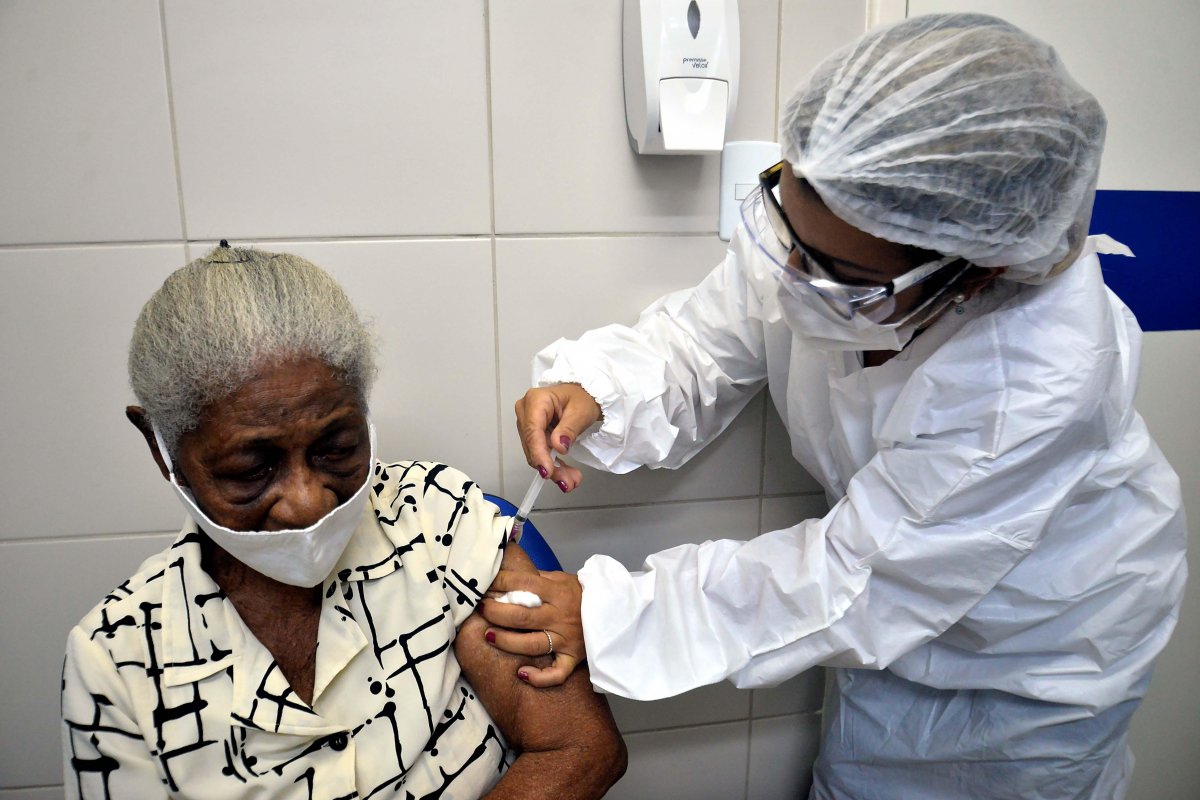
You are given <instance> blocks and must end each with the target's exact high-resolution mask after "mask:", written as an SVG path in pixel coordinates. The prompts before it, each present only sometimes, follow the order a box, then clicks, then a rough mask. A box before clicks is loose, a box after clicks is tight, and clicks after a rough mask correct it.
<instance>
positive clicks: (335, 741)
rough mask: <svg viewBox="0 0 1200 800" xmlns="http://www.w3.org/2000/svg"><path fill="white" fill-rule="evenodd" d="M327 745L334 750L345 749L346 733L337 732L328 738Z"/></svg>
mask: <svg viewBox="0 0 1200 800" xmlns="http://www.w3.org/2000/svg"><path fill="white" fill-rule="evenodd" d="M329 746H330V747H332V748H333V749H334V750H345V749H346V734H344V733H339V734H338V735H337V736H334V737H333V738H332V739H330V740H329Z"/></svg>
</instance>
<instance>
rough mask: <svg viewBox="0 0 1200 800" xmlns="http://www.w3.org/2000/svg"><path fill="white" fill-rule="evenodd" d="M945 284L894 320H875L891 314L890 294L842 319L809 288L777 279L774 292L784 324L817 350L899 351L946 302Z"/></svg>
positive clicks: (891, 298) (936, 314)
mask: <svg viewBox="0 0 1200 800" xmlns="http://www.w3.org/2000/svg"><path fill="white" fill-rule="evenodd" d="M949 285H950V284H947V287H946V288H944V289H942V290H941V291H939V292H936V293H934V294H933V295H932V296H931V297H929V298H928V299H926V300H925V302H923V303H921V305H919V306H918V307H917V308H915V309H914V310H912V311H910V312H908V313H907V314H904V317H903V319H901V320H899V321H898V322H876V321H875V320H878V319H887V318H888V317H890V316H891V315H892V313H893V312H894V310H895V308H896V298H894V297H889V298H887V299H886V300H884V301H883V302H881V303H880V304H879V306H878V307H876V308H872V309H870V310H869V311H866V312H860V313H858V314H855V315H854V316H853V317H852V318H850V319H845V318H843V317H841V316H839V315H838V314H837V312H835V311H834V310H833V309H832V308H830V307H829V304H828V303H826V302H824V301H823V300H821V298H819V297H817V296H815V295H814V294H813V293H812V292H806V291H801V290H796V289H791V288H790V287H789V286H787V285H785V284H783V283H781V284H780V286H779V290H778V292H777V294H776V296H777V297H778V298H779V308H780V311H781V312H782V314H783V319H784V322H786V323H787V326H788V328H790V329H791V330H792V332H793V333H795V334H797V335H799V336H803V337H805V338H806V339H808V340H809V341H810V342H812V345H813V347H815V348H817V349H818V350H830V351H835V350H896V351H900V350H903V349H904V347H905V345H907V344H908V343H909V342H910V341H911V340H912V337H913V335H914V334H916V332H917V331H918V330H919V329H920V328H921V327H923V326H926V325H928V324H929V323H931V322H932V321H933V320H934V319H936V318H937V317H938V316H939V315H940V314H941V312H942V311H944V310H945V309H946V307H947V306H948V305H949V302H950V301H949V296H948V292H947V289H948V288H949Z"/></svg>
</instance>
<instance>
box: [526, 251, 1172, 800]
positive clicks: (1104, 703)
mask: <svg viewBox="0 0 1200 800" xmlns="http://www.w3.org/2000/svg"><path fill="white" fill-rule="evenodd" d="M1095 248H1096V242H1095V241H1089V246H1088V247H1087V248H1086V249H1085V251H1084V253H1083V255H1082V256H1081V257H1080V258H1079V259H1078V261H1077V262H1076V263H1075V264H1074V265H1073V266H1071V267H1070V268H1069V269H1067V270H1066V271H1065V272H1063V273H1062V274H1061V275H1059V276H1057V277H1055V278H1054V279H1052V280H1050V281H1049V282H1047V283H1046V284H1044V285H1041V286H1032V285H1026V284H1017V283H1012V282H1009V281H1003V280H1001V281H997V282H996V283H995V284H993V287H992V288H991V289H989V290H988V291H985V292H984V293H982V294H981V295H980V296H978V297H977V298H975V299H974V300H972V301H970V302H969V303H967V304H966V306H965V308H964V312H965V313H963V314H955V313H953V312H950V313H947V314H945V315H943V316H942V317H941V318H940V319H939V320H938V321H937V322H936V323H935V324H934V325H933V326H931V327H930V328H928V329H927V330H926V331H924V332H923V333H922V334H921V335H920V336H918V337H917V338H916V339H915V340H914V341H913V342H912V343H911V344H910V345H909V346H908V347H907V348H906V349H905V350H904V351H903V352H901V353H900V354H898V355H897V356H895V357H894V358H892V359H891V360H890V361H888V362H887V363H885V364H883V365H881V366H879V367H873V368H868V369H864V368H863V367H862V366H861V365H860V361H859V356H858V354H857V353H854V352H826V351H820V350H816V349H814V348H813V347H812V346H811V345H809V344H806V341H805V340H804V339H802V338H799V337H797V336H795V335H794V334H793V333H792V331H791V330H790V329H789V327H788V325H787V321H786V318H787V315H788V314H789V313H795V312H794V311H793V310H790V309H789V308H787V307H786V306H782V305H781V303H780V299H779V298H780V295H779V286H778V283H777V280H776V279H775V278H774V277H773V275H772V274H771V272H770V271H769V269H768V268H767V267H766V265H765V264H763V261H762V258H761V256H759V255H758V254H757V251H756V250H755V249H754V246H753V244H752V243H751V242H750V241H749V239H748V237H746V236H745V235H744V233H743V232H742V231H741V230H740V229H739V231H738V233H737V234H735V237H734V240H733V242H732V243H731V245H730V249H729V252H728V254H727V256H726V258H725V260H724V261H723V262H722V263H721V264H720V265H719V266H718V267H717V268H716V269H715V270H714V271H713V272H712V273H710V274H709V275H708V277H707V278H705V280H704V281H703V282H702V283H701V284H700V285H698V286H697V287H694V288H692V289H688V290H685V291H680V292H676V293H673V294H670V295H668V296H666V297H664V298H661V299H660V300H659V301H657V302H656V303H654V304H653V305H651V306H650V307H649V308H648V309H646V311H644V312H643V314H642V316H641V318H640V319H639V321H638V322H637V324H636V325H635V326H633V327H624V326H617V325H611V326H607V327H604V328H600V329H597V330H594V331H590V332H588V333H586V334H584V335H583V336H582V337H581V338H580V339H579V340H577V341H566V340H559V341H557V342H555V343H554V344H552V345H551V346H550V347H548V348H547V349H545V350H543V351H542V352H541V353H539V354H538V355H537V357H536V358H535V362H534V380H535V383H537V384H539V385H547V384H552V383H559V382H569V381H573V382H578V383H580V384H582V385H583V386H584V388H586V389H587V390H588V391H589V392H590V393H591V394H592V395H593V396H594V397H596V399H597V400H598V401H599V402H600V404H601V406H602V408H603V411H604V420H603V424H602V425H601V426H600V427H599V428H597V429H593V430H592V431H590V432H589V433H588V434H587V435H585V436H583V437H580V439H579V442H578V445H580V446H579V447H576V448H575V449H574V450H573V451H572V455H573V456H574V457H575V458H576V459H577V460H578V461H580V462H583V463H585V464H589V465H592V466H595V467H599V468H601V469H606V470H608V471H612V472H626V471H629V470H632V469H634V468H635V467H637V466H641V465H648V466H651V467H676V466H679V465H680V464H682V463H684V462H685V461H687V459H688V458H690V457H691V456H692V455H694V454H695V453H696V452H697V451H698V450H700V449H701V448H702V447H703V446H704V445H706V444H707V443H708V442H710V441H712V439H713V438H714V437H716V436H717V435H718V434H719V433H720V432H721V431H722V430H723V429H724V428H725V427H726V425H728V423H729V422H730V421H731V420H732V419H733V418H734V417H735V416H736V415H737V413H738V412H739V411H740V410H741V409H742V408H743V407H744V406H745V404H746V403H747V402H748V401H749V400H750V399H751V398H752V397H753V396H754V395H755V393H756V392H757V391H758V389H759V388H760V387H761V386H762V385H763V383H764V382H766V383H767V384H768V385H769V387H770V394H771V399H772V401H773V402H774V403H775V407H776V408H777V409H778V411H779V414H780V416H781V418H782V419H783V420H784V422H785V424H786V426H787V429H788V432H789V435H790V438H791V447H792V453H793V455H794V456H795V458H796V459H797V460H798V461H799V462H800V464H801V465H802V466H803V467H804V468H805V469H807V470H808V471H809V472H810V473H811V474H812V475H813V476H814V477H815V478H816V479H817V480H819V481H820V482H821V484H822V485H823V486H824V487H825V490H826V493H827V495H828V498H829V500H830V503H831V506H832V508H831V510H830V511H829V513H828V514H826V515H825V516H824V517H822V518H820V519H809V520H804V521H799V522H798V524H796V525H795V526H793V527H791V528H786V529H783V530H778V531H773V532H770V533H765V534H762V535H760V536H756V537H754V538H751V539H749V541H732V540H718V541H707V542H704V543H703V544H697V545H684V546H680V547H675V548H672V549H670V550H666V551H664V552H661V553H657V554H654V555H652V556H650V557H649V558H648V559H647V560H646V563H645V565H644V566H643V569H642V570H641V571H638V572H632V573H631V572H630V571H628V570H626V569H625V568H623V567H622V566H621V565H620V564H619V563H617V562H616V561H615V560H613V559H611V558H608V557H606V556H603V555H597V556H593V557H592V558H590V559H589V560H588V561H587V563H586V564H585V565H584V567H583V569H581V570H580V572H579V578H580V580H581V582H582V583H583V586H584V594H583V623H584V632H585V638H586V641H587V652H588V660H589V665H590V668H591V676H592V681H593V683H594V684H595V685H596V686H597V687H598V688H600V689H602V690H604V691H607V692H611V693H614V694H619V695H622V696H625V697H631V698H636V699H654V698H660V697H666V696H670V695H674V694H677V693H680V692H683V691H685V690H688V689H691V688H694V687H697V686H701V685H705V684H709V683H714V682H716V681H719V680H722V679H724V678H729V679H730V680H731V681H733V682H734V683H736V684H737V685H738V686H739V687H745V688H749V687H761V686H771V685H774V684H776V683H779V682H780V681H782V680H784V679H786V678H788V677H791V676H793V675H796V674H797V673H799V672H801V671H803V670H806V669H809V668H811V667H813V666H816V665H826V666H832V667H844V668H851V669H847V670H844V671H843V670H839V671H838V673H837V674H836V675H835V678H836V681H835V683H836V685H835V687H834V688H835V690H834V692H833V693H832V697H831V698H830V700H829V702H828V704H827V709H826V717H825V726H826V730H825V737H824V742H823V745H822V756H821V759H820V760H819V761H818V764H817V768H816V771H815V774H814V779H815V785H814V789H813V796H814V797H826V796H830V797H834V796H836V797H855V798H866V797H910V796H915V797H923V798H933V797H961V796H963V795H962V794H961V792H962V790H963V788H962V787H963V786H964V785H970V786H972V794H971V796H972V797H993V796H995V797H1023V798H1036V797H1072V798H1074V797H1081V798H1082V797H1109V796H1119V795H1120V794H1121V793H1122V792H1123V790H1122V788H1121V787H1122V786H1123V785H1124V784H1125V782H1126V781H1127V779H1128V771H1129V768H1130V766H1131V759H1130V757H1129V755H1128V749H1127V747H1126V744H1125V732H1126V729H1127V727H1128V719H1129V715H1130V714H1131V713H1132V711H1133V709H1134V708H1135V707H1136V705H1137V702H1138V700H1140V698H1141V696H1142V695H1143V694H1144V691H1145V687H1146V685H1147V683H1148V681H1149V675H1150V670H1151V667H1152V664H1153V661H1154V658H1155V656H1156V655H1157V654H1158V652H1159V651H1160V650H1161V649H1162V647H1163V646H1164V644H1165V643H1166V641H1167V639H1168V637H1169V636H1170V634H1171V631H1172V629H1173V627H1174V624H1175V620H1176V617H1177V614H1178V611H1179V604H1180V600H1181V597H1182V593H1183V586H1184V581H1185V578H1186V565H1185V561H1184V549H1185V543H1186V530H1185V523H1184V517H1183V510H1182V502H1181V498H1180V490H1179V481H1178V478H1177V476H1176V475H1175V473H1174V471H1173V470H1172V469H1171V467H1170V466H1169V465H1168V464H1167V462H1166V460H1165V459H1164V458H1163V456H1162V454H1161V452H1160V451H1159V449H1158V447H1157V446H1156V445H1155V443H1154V442H1153V440H1152V439H1151V438H1150V436H1149V434H1148V433H1147V430H1146V427H1145V424H1144V422H1143V420H1142V418H1141V417H1140V416H1139V415H1138V414H1137V412H1136V411H1135V410H1134V407H1133V401H1134V394H1135V391H1136V387H1137V376H1138V360H1139V355H1140V335H1141V333H1140V330H1139V328H1138V327H1137V323H1136V321H1135V320H1134V318H1133V316H1132V314H1131V313H1130V312H1129V310H1128V309H1127V308H1126V307H1125V306H1124V305H1123V304H1122V303H1121V302H1120V300H1118V299H1117V298H1116V297H1115V296H1114V295H1113V294H1112V293H1111V292H1109V291H1108V289H1107V288H1106V287H1105V286H1104V283H1103V280H1102V278H1101V274H1100V267H1099V259H1098V257H1097V256H1096V254H1095ZM585 451H586V452H585ZM584 490H585V491H586V484H585V486H584ZM713 533H714V535H715V534H718V533H719V534H722V535H724V534H727V533H728V532H726V531H720V532H717V531H714V532H713ZM747 534H748V535H750V532H747ZM864 668H865V670H874V671H880V670H882V672H867V671H864ZM1062 723H1073V724H1067V725H1064V724H1062ZM1056 747H1057V750H1056ZM1058 755H1061V759H1057V756H1058ZM1023 759H1029V760H1028V761H1023ZM1056 759H1057V760H1056ZM1060 762H1061V763H1060ZM934 764H937V765H941V766H942V767H943V768H944V769H943V770H942V771H940V772H939V771H937V770H933V771H931V769H930V766H931V765H934ZM963 770H966V771H963ZM1063 775H1065V776H1068V777H1066V778H1063V779H1062V780H1059V778H1060V777H1062V776H1063ZM938 776H940V777H938ZM1071 776H1074V777H1071ZM1052 777H1053V779H1052ZM939 781H942V782H939ZM987 787H991V788H993V789H994V790H995V794H989V793H988V790H987ZM1042 787H1046V788H1042ZM906 792H909V793H906Z"/></svg>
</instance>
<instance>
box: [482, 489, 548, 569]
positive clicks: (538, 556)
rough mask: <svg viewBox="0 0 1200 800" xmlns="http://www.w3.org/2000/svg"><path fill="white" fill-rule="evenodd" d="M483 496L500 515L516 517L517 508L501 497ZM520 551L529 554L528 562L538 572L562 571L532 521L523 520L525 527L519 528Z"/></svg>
mask: <svg viewBox="0 0 1200 800" xmlns="http://www.w3.org/2000/svg"><path fill="white" fill-rule="evenodd" d="M483 496H484V497H485V498H487V499H488V500H489V501H491V502H492V503H495V504H496V506H497V507H498V508H499V509H500V513H501V514H503V515H505V516H508V517H515V516H516V515H517V507H516V506H514V505H513V504H512V503H510V502H508V501H507V500H505V499H504V498H503V497H497V496H496V495H494V494H488V493H487V492H484V494H483ZM520 545H521V549H522V550H524V551H525V552H526V553H528V554H529V560H530V561H532V562H533V565H534V566H535V567H537V568H538V569H540V570H546V571H550V570H559V571H561V570H562V564H560V563H559V562H558V557H557V556H555V555H554V551H553V550H551V549H550V545H549V544H547V543H546V540H545V539H544V538H543V537H542V534H540V533H539V532H538V529H537V528H536V527H534V524H533V520H531V519H527V520H525V526H524V527H523V528H521V541H520Z"/></svg>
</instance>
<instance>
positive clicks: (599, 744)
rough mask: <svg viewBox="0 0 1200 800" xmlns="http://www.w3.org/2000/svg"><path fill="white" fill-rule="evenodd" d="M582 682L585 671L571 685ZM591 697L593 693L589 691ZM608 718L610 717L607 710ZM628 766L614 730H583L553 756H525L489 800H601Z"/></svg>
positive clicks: (534, 752)
mask: <svg viewBox="0 0 1200 800" xmlns="http://www.w3.org/2000/svg"><path fill="white" fill-rule="evenodd" d="M579 679H582V680H583V681H584V682H587V680H588V678H587V673H586V671H585V670H577V671H576V672H575V673H574V674H573V675H572V680H579ZM535 691H540V692H552V691H555V690H554V689H538V690H535ZM588 691H589V692H590V691H591V688H590V685H589V688H588ZM605 712H606V713H605V716H607V709H606V710H605ZM609 721H610V722H611V718H610V719H609ZM627 762H628V754H627V752H626V749H625V743H624V741H622V739H621V736H620V734H619V733H618V732H617V730H616V727H615V725H613V726H602V725H591V726H584V727H583V728H582V729H577V730H576V732H575V734H573V736H572V741H571V742H569V743H564V744H562V745H561V746H558V747H555V748H554V749H549V750H525V751H524V752H522V753H521V754H520V755H519V756H518V757H517V760H516V762H515V763H514V764H513V765H512V767H511V768H510V769H509V770H508V772H506V773H505V774H504V776H503V777H502V778H501V779H500V782H499V783H498V784H496V786H495V788H493V789H492V791H491V792H489V793H488V794H487V795H486V797H487V798H488V800H508V799H509V798H513V800H539V798H546V799H547V800H562V798H572V800H574V798H579V799H580V800H584V799H585V798H597V797H603V796H604V794H605V792H607V791H608V790H609V789H610V788H611V787H612V785H613V784H614V783H616V782H617V780H618V779H620V777H621V776H622V775H624V774H625V767H626V765H627Z"/></svg>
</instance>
